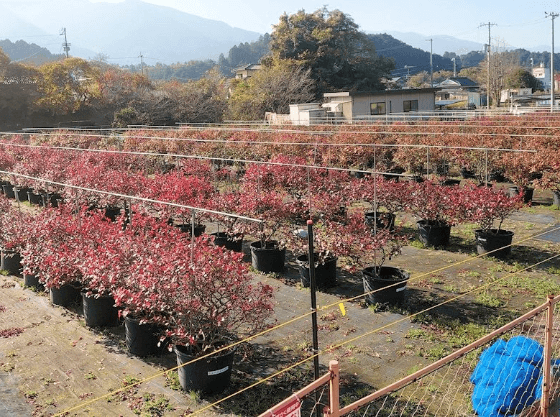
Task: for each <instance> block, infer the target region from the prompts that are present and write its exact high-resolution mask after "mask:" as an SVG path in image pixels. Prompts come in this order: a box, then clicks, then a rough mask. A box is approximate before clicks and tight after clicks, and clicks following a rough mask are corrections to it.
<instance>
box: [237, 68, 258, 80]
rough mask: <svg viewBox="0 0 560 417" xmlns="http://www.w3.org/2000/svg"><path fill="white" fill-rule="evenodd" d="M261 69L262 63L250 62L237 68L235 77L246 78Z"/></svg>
mask: <svg viewBox="0 0 560 417" xmlns="http://www.w3.org/2000/svg"><path fill="white" fill-rule="evenodd" d="M260 69H261V64H248V65H243V66H241V67H238V68H236V69H235V78H238V79H245V78H249V77H251V76H252V75H253V74H254V73H255V72H257V71H259V70H260Z"/></svg>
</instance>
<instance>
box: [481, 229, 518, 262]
mask: <svg viewBox="0 0 560 417" xmlns="http://www.w3.org/2000/svg"><path fill="white" fill-rule="evenodd" d="M474 235H475V238H476V251H477V253H478V254H479V255H483V254H485V253H489V252H492V251H494V250H495V251H496V252H492V253H489V255H491V256H493V257H495V258H500V259H501V258H506V257H508V256H509V255H511V246H510V245H511V242H512V241H513V235H514V233H513V232H512V231H510V230H497V229H490V231H483V230H481V229H478V230H475V232H474ZM500 248H503V249H500ZM496 249H499V250H496Z"/></svg>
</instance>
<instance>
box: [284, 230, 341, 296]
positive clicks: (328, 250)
mask: <svg viewBox="0 0 560 417" xmlns="http://www.w3.org/2000/svg"><path fill="white" fill-rule="evenodd" d="M345 224H346V223H345V222H344V223H342V222H338V221H332V220H329V219H320V220H318V221H317V222H315V223H313V237H314V242H313V246H314V251H313V265H314V267H315V280H316V284H317V288H318V289H327V288H331V287H334V286H336V284H337V281H336V263H337V259H338V258H337V255H336V252H335V249H336V248H337V246H338V237H337V232H340V230H341V228H342V227H343V225H345ZM298 227H300V226H297V225H294V226H293V227H292V233H290V234H287V242H288V246H289V247H290V250H291V251H292V252H293V253H294V254H295V255H296V262H297V264H298V269H299V274H300V280H301V284H302V285H303V286H304V287H309V286H310V284H311V281H310V271H309V269H310V259H309V240H308V235H307V230H306V229H301V228H298Z"/></svg>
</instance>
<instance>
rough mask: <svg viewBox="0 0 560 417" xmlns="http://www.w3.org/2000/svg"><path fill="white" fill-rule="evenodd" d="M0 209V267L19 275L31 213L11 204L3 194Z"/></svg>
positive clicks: (0, 198)
mask: <svg viewBox="0 0 560 417" xmlns="http://www.w3.org/2000/svg"><path fill="white" fill-rule="evenodd" d="M0 211H1V212H2V216H1V218H0V249H1V254H0V269H2V270H4V271H7V272H8V273H9V274H10V275H17V276H20V275H21V272H22V267H21V252H22V250H23V248H24V247H25V245H26V242H27V239H28V238H29V233H30V227H31V225H32V224H33V223H32V218H33V214H32V213H31V212H29V211H24V210H21V208H19V207H15V206H13V205H12V203H11V202H10V201H9V200H8V199H7V198H6V197H4V196H0Z"/></svg>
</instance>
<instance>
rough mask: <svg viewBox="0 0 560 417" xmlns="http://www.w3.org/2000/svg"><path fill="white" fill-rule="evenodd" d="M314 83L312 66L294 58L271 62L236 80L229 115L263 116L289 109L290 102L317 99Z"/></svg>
mask: <svg viewBox="0 0 560 417" xmlns="http://www.w3.org/2000/svg"><path fill="white" fill-rule="evenodd" d="M314 87H315V81H314V80H313V79H312V78H311V69H310V68H308V69H305V68H304V67H303V66H301V65H298V64H296V63H294V62H292V61H290V60H283V61H275V62H271V63H270V65H269V66H264V67H263V69H261V70H260V71H258V72H257V73H256V74H255V75H254V76H252V77H251V78H248V79H246V80H242V81H237V83H236V84H234V88H233V93H232V95H231V97H230V99H229V108H228V118H230V119H236V120H240V119H241V120H259V119H263V118H264V116H265V113H266V112H272V113H284V114H285V113H288V112H289V105H290V104H297V103H306V102H309V101H311V100H313V98H314V94H313V91H314Z"/></svg>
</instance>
